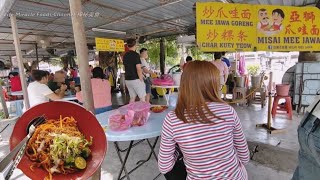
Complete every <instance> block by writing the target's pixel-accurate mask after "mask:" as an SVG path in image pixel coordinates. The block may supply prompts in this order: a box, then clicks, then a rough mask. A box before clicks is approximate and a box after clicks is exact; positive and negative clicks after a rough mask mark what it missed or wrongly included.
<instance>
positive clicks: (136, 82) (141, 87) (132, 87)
mask: <svg viewBox="0 0 320 180" xmlns="http://www.w3.org/2000/svg"><path fill="white" fill-rule="evenodd" d="M127 46H128V48H129V51H128V52H126V54H125V55H124V56H123V65H124V70H125V82H126V86H127V88H128V91H129V95H130V102H134V101H135V99H136V97H137V95H138V97H139V99H140V101H145V97H146V85H145V83H144V80H143V74H142V68H141V60H140V55H139V54H138V53H137V52H136V49H137V46H136V40H135V39H128V40H127Z"/></svg>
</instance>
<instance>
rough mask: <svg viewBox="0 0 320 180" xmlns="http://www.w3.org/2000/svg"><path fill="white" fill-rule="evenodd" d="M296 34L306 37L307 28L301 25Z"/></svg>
mask: <svg viewBox="0 0 320 180" xmlns="http://www.w3.org/2000/svg"><path fill="white" fill-rule="evenodd" d="M298 32H299V33H301V34H302V35H308V33H307V26H306V25H305V24H303V26H302V27H299V28H298Z"/></svg>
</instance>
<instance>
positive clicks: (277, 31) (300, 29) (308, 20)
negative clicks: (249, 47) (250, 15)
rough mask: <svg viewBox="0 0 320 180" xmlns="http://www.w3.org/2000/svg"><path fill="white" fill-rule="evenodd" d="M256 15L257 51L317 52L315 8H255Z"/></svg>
mask: <svg viewBox="0 0 320 180" xmlns="http://www.w3.org/2000/svg"><path fill="white" fill-rule="evenodd" d="M256 14H257V20H258V24H257V26H256V27H257V49H258V50H260V51H319V50H320V32H319V30H320V24H319V21H320V10H319V9H318V8H315V7H288V6H262V5H258V6H256Z"/></svg>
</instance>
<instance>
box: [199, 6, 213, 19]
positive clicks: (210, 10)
mask: <svg viewBox="0 0 320 180" xmlns="http://www.w3.org/2000/svg"><path fill="white" fill-rule="evenodd" d="M213 13H214V9H213V7H212V6H210V7H208V6H206V7H205V8H204V10H203V12H202V16H204V17H206V18H210V17H211V16H212V15H213Z"/></svg>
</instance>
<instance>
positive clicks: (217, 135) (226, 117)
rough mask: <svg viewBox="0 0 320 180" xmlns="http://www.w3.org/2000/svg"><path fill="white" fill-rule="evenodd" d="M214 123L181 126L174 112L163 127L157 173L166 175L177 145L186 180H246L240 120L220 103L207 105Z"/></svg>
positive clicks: (172, 161) (246, 155) (182, 123)
mask: <svg viewBox="0 0 320 180" xmlns="http://www.w3.org/2000/svg"><path fill="white" fill-rule="evenodd" d="M208 107H209V109H210V111H211V112H213V114H215V115H216V116H218V117H222V118H223V119H222V120H220V119H217V118H214V117H212V122H214V123H206V124H203V123H184V122H183V121H182V120H180V119H178V118H177V116H176V115H175V112H171V113H169V114H168V116H167V118H166V119H165V122H164V124H163V132H162V136H161V146H160V153H159V156H160V157H159V169H160V171H161V172H163V173H165V172H168V171H169V170H170V169H171V168H172V167H173V165H174V162H175V160H172V159H170V158H171V157H172V154H171V153H172V152H174V151H175V143H177V144H178V145H179V147H180V149H181V152H182V153H183V157H184V162H185V165H186V168H187V173H188V178H187V179H201V180H205V179H220V178H221V179H236V180H242V179H247V173H246V170H245V167H244V166H243V163H246V162H248V161H249V151H248V147H247V143H246V140H245V137H244V135H243V132H242V128H241V124H240V120H239V118H238V116H237V114H236V112H235V111H234V109H233V108H232V107H231V106H229V105H227V104H222V103H208Z"/></svg>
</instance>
